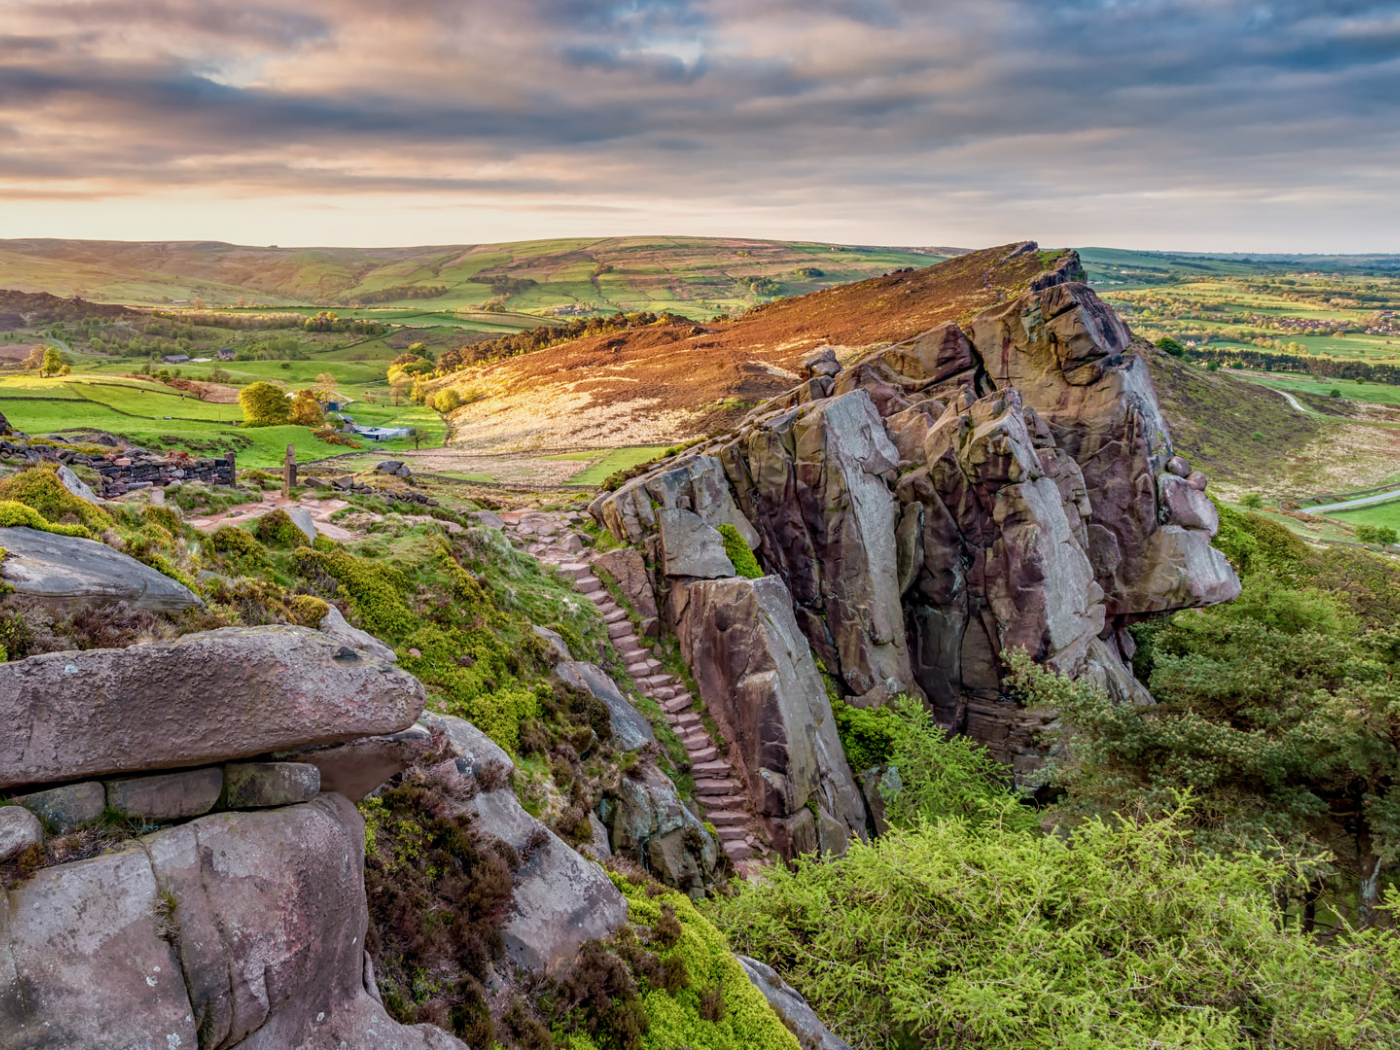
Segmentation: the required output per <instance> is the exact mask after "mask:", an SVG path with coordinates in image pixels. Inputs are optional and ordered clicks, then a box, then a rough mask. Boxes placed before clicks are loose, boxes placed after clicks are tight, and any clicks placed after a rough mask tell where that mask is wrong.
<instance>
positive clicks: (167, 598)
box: [0, 528, 204, 612]
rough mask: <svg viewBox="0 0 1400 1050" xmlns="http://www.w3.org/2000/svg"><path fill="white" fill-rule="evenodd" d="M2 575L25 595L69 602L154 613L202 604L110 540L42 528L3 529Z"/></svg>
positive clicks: (0, 568) (0, 567) (177, 583)
mask: <svg viewBox="0 0 1400 1050" xmlns="http://www.w3.org/2000/svg"><path fill="white" fill-rule="evenodd" d="M0 547H3V548H4V549H5V551H6V552H7V553H6V555H5V560H4V562H3V563H0V577H2V578H3V579H4V582H5V583H8V584H9V585H10V586H11V587H13V588H14V589H15V590H16V591H17V592H19V593H20V594H29V595H33V596H34V597H36V598H42V599H44V600H45V601H47V602H54V603H58V604H64V605H79V604H81V605H104V604H111V603H115V602H126V603H127V604H128V605H130V606H131V607H132V608H134V609H146V610H149V611H151V612H183V611H184V610H185V609H194V608H198V607H199V606H201V605H203V604H204V603H203V602H202V601H200V600H199V598H197V597H196V596H195V595H194V594H193V593H192V592H191V591H190V590H189V589H188V588H187V587H185V585H184V584H182V583H179V582H177V581H175V580H172V579H171V578H170V577H169V576H166V575H164V574H162V573H159V572H156V570H155V569H152V568H151V567H150V566H149V565H143V564H142V563H141V562H139V561H137V560H136V559H135V558H132V557H130V556H129V555H126V554H123V553H122V552H121V551H117V550H113V549H112V548H111V547H108V546H107V545H106V544H105V543H98V542H96V541H95V540H85V539H82V538H80V537H77V536H59V535H57V534H55V533H51V532H40V531H38V530H37V529H25V528H9V529H0Z"/></svg>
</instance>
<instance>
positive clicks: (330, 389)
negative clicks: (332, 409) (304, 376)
mask: <svg viewBox="0 0 1400 1050" xmlns="http://www.w3.org/2000/svg"><path fill="white" fill-rule="evenodd" d="M335 387H336V383H335V376H334V375H332V374H331V373H330V372H322V373H320V374H319V375H318V376H317V377H316V393H317V394H319V395H320V397H321V400H322V401H331V400H333V399H334V398H335V396H336V389H335Z"/></svg>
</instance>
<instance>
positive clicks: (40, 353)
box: [24, 343, 46, 372]
mask: <svg viewBox="0 0 1400 1050" xmlns="http://www.w3.org/2000/svg"><path fill="white" fill-rule="evenodd" d="M45 349H46V347H44V346H42V345H40V344H37V343H36V344H35V345H34V346H31V347H30V348H29V356H28V357H26V358H25V359H24V368H25V370H26V371H31V372H32V371H34V370H35V369H38V368H43V367H44V350H45Z"/></svg>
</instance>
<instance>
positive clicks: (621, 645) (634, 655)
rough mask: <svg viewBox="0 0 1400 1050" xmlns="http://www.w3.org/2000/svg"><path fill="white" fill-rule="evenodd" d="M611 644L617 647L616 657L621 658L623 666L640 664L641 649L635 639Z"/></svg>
mask: <svg viewBox="0 0 1400 1050" xmlns="http://www.w3.org/2000/svg"><path fill="white" fill-rule="evenodd" d="M613 644H614V645H616V646H617V655H618V656H620V657H622V662H623V663H624V664H640V663H641V662H642V661H641V654H642V647H641V646H640V645H638V644H637V642H636V639H633V638H628V639H626V640H625V641H617V642H614V643H613Z"/></svg>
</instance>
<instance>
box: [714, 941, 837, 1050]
mask: <svg viewBox="0 0 1400 1050" xmlns="http://www.w3.org/2000/svg"><path fill="white" fill-rule="evenodd" d="M735 958H736V959H738V960H739V965H740V966H742V967H743V968H744V976H746V977H747V978H748V979H749V982H750V983H751V984H752V985H753V986H754V987H755V988H757V989H758V990H759V991H760V992H762V993H763V998H765V999H767V1000H768V1005H769V1006H771V1007H772V1008H773V1010H774V1012H775V1013H777V1015H778V1016H779V1017H781V1018H782V1019H783V1024H785V1025H787V1027H788V1031H790V1032H792V1034H793V1035H795V1036H797V1041H798V1042H799V1043H800V1044H801V1045H802V1050H851V1046H850V1044H849V1043H847V1042H846V1041H845V1040H843V1039H838V1038H836V1036H834V1035H832V1034H831V1032H829V1031H828V1030H827V1027H826V1025H824V1024H822V1022H821V1018H819V1017H818V1016H817V1015H816V1012H815V1011H814V1010H813V1009H812V1008H811V1007H810V1006H808V1005H807V1000H806V999H804V998H802V995H801V993H800V992H798V991H797V989H796V988H794V987H793V986H792V985H790V984H788V983H787V982H786V981H784V980H783V979H782V977H780V976H779V975H778V972H777V971H776V970H774V969H773V968H772V967H771V966H768V965H766V964H764V963H761V962H759V961H758V960H757V959H750V958H749V957H748V956H747V955H736V956H735Z"/></svg>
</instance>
